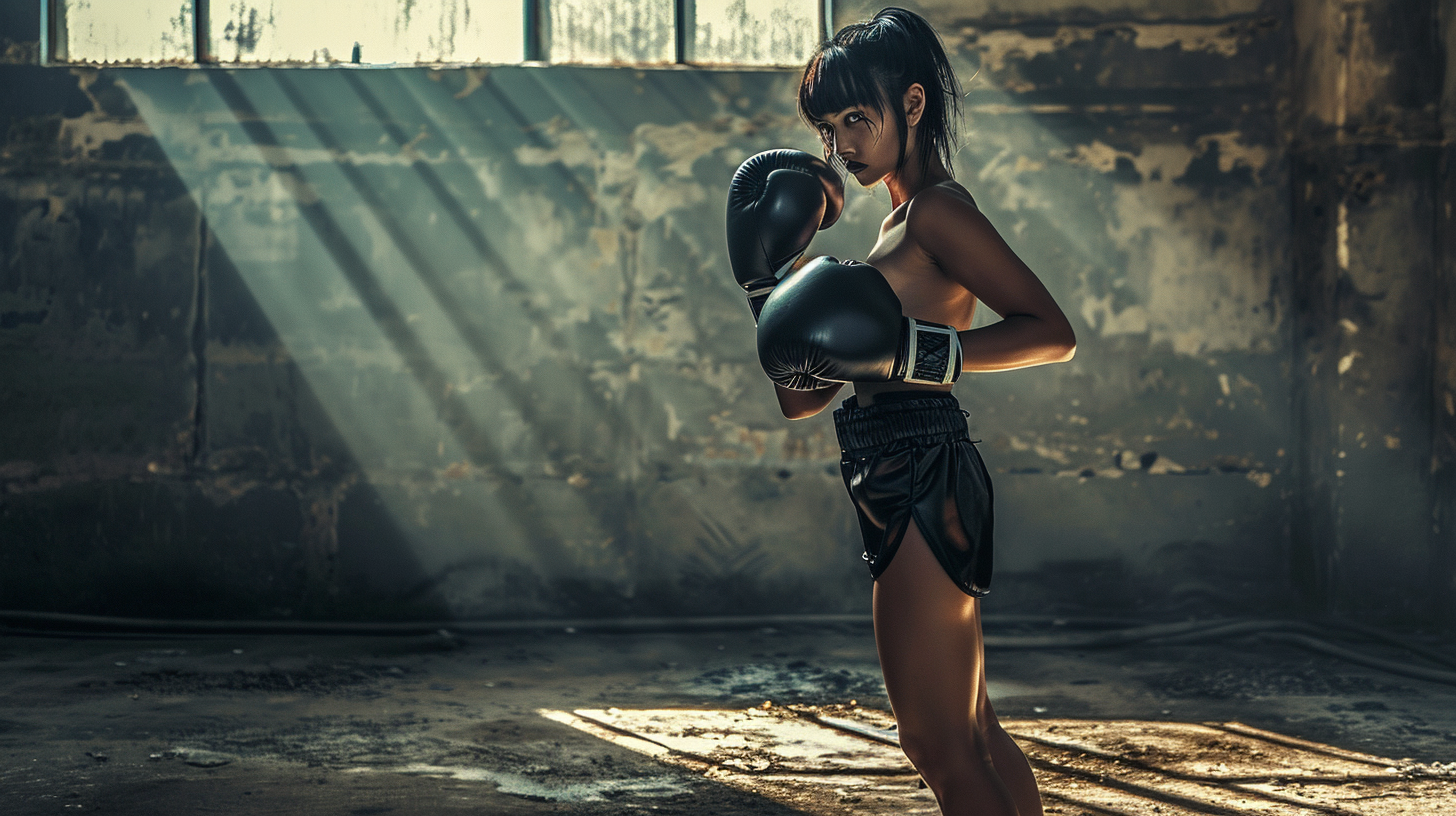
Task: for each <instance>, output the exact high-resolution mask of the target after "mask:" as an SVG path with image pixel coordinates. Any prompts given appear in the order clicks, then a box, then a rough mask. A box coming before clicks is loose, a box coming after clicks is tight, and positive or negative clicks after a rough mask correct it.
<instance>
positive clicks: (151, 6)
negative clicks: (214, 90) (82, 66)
mask: <svg viewBox="0 0 1456 816" xmlns="http://www.w3.org/2000/svg"><path fill="white" fill-rule="evenodd" d="M58 22H59V23H60V24H61V26H62V27H63V30H62V31H61V32H60V34H59V36H57V39H58V40H62V42H59V43H56V45H58V46H61V47H63V48H64V51H63V52H62V54H63V55H64V58H65V59H66V60H68V61H70V62H177V61H183V62H191V61H192V0H127V2H125V3H120V2H117V0H63V6H62V8H61V14H60V17H59V20H58ZM58 50H59V49H58Z"/></svg>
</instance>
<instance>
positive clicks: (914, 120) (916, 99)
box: [903, 82, 925, 127]
mask: <svg viewBox="0 0 1456 816" xmlns="http://www.w3.org/2000/svg"><path fill="white" fill-rule="evenodd" d="M903 104H904V105H905V126H906V127H915V126H916V125H918V124H920V117H921V115H923V114H924V113H925V87H924V86H923V85H921V84H920V83H919V82H914V83H911V85H910V87H908V88H906V89H905V98H904V100H903Z"/></svg>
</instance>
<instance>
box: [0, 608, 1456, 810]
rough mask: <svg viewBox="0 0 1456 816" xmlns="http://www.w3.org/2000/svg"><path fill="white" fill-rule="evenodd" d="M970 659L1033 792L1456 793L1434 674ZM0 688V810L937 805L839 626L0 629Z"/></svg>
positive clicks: (1358, 798) (865, 646) (870, 658)
mask: <svg viewBox="0 0 1456 816" xmlns="http://www.w3.org/2000/svg"><path fill="white" fill-rule="evenodd" d="M989 668H990V673H991V678H992V688H991V691H992V697H993V700H994V701H995V703H996V705H997V708H998V710H999V712H1000V714H1001V716H1002V718H1003V720H1004V721H1006V722H1007V725H1008V728H1009V729H1010V730H1011V731H1012V732H1013V733H1014V734H1016V735H1017V736H1018V738H1019V740H1020V741H1021V743H1022V745H1023V746H1024V747H1025V748H1026V750H1027V753H1028V754H1029V755H1030V756H1031V758H1032V760H1033V764H1034V765H1035V766H1036V768H1037V773H1038V777H1039V779H1040V780H1041V784H1042V786H1043V790H1044V792H1045V794H1046V804H1047V810H1048V812H1049V813H1060V814H1080V813H1099V814H1144V813H1146V814H1153V813H1157V814H1160V816H1167V814H1183V813H1222V814H1230V813H1256V812H1257V813H1265V814H1295V813H1299V814H1304V813H1310V814H1314V813H1321V814H1335V813H1338V814H1349V813H1361V814H1364V813H1368V814H1386V813H1390V814H1395V813H1449V812H1456V776H1452V775H1450V774H1449V773H1447V772H1446V771H1447V770H1448V769H1444V768H1442V767H1440V766H1439V763H1448V762H1452V761H1453V760H1456V705H1453V702H1456V689H1453V688H1452V687H1448V686H1441V685H1436V684H1432V683H1427V682H1424V681H1420V680H1411V679H1407V678H1404V677H1397V676H1393V675H1387V674H1382V673H1380V672H1377V671H1373V670H1368V669H1363V668H1359V667H1356V666H1352V665H1349V664H1346V663H1341V662H1338V661H1335V660H1332V659H1329V658H1324V657H1319V656H1314V655H1306V654H1304V653H1299V652H1291V651H1290V650H1289V649H1288V647H1278V646H1257V645H1250V644H1248V643H1241V644H1238V645H1236V646H1229V645H1203V646H1176V647H1175V646H1160V647H1156V648H1154V647H1138V648H1126V649H1117V650H1102V651H1080V652H1078V651H1055V652H1000V653H997V652H993V653H992V654H991V656H990V658H989ZM0 693H3V696H0V812H3V813H7V814H14V815H15V816H20V815H21V814H50V813H72V812H89V813H113V814H159V813H160V814H205V813H229V814H243V815H244V816H249V815H251V814H275V813H276V814H387V813H397V814H421V815H422V816H429V815H430V814H453V813H467V812H469V813H489V814H497V813H498V814H543V813H592V814H619V813H628V812H638V811H657V812H660V813H665V814H668V813H682V814H688V813H692V814H700V813H715V814H718V813H721V814H790V813H814V814H842V813H866V814H873V813H896V814H915V813H926V814H930V813H934V812H935V809H934V803H933V801H932V799H931V797H930V796H929V794H928V793H927V792H926V791H925V790H923V789H920V788H919V787H918V785H917V784H916V783H917V780H916V778H915V776H914V775H913V773H912V772H911V771H910V769H909V766H908V765H907V764H905V763H904V761H903V759H902V758H901V757H900V755H899V754H898V751H897V749H896V748H895V747H894V746H893V745H892V744H889V743H888V742H887V740H892V739H893V732H892V731H882V732H879V733H878V734H877V733H876V732H875V730H874V729H876V728H880V729H884V728H886V726H888V725H889V724H890V723H889V721H888V719H887V718H886V717H885V715H884V714H883V711H884V710H885V709H886V708H887V706H886V702H885V700H884V697H883V693H882V688H881V686H880V683H879V675H878V669H877V665H876V663H875V655H874V644H873V641H872V638H871V635H870V633H869V631H868V630H867V629H863V628H857V627H843V628H827V629H826V628H817V629H803V630H784V631H771V630H765V631H756V632H731V633H697V634H635V635H603V634H592V635H586V634H570V633H565V632H555V633H548V634H527V635H516V636H510V637H504V636H503V637H490V638H486V637H476V638H470V639H468V640H467V641H459V640H453V639H447V638H443V637H442V638H413V639H382V638H318V637H270V638H261V637H250V638H208V639H175V640H167V641H160V640H147V641H141V640H136V641H118V640H88V641H82V640H61V639H42V638H22V637H7V638H0ZM766 702H767V703H769V704H768V705H765V703H766ZM1228 723H1239V724H1242V725H1227V724H1228ZM856 729H858V730H859V731H860V734H858V735H857V734H855V733H853V732H854V731H855V730H856ZM877 736H878V737H879V739H878V740H877V739H876V737H877ZM1285 738H1292V739H1285ZM1298 740H1303V741H1304V742H1299V741H1298ZM1401 760H1409V761H1401ZM1416 763H1423V764H1420V765H1417V764H1416ZM1452 769H1456V766H1452Z"/></svg>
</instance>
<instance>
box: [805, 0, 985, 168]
mask: <svg viewBox="0 0 1456 816" xmlns="http://www.w3.org/2000/svg"><path fill="white" fill-rule="evenodd" d="M917 82H918V83H920V85H921V87H923V88H925V110H924V112H923V113H922V114H921V116H920V123H919V127H918V130H917V132H916V137H915V146H916V149H917V150H919V152H920V172H921V173H922V174H923V173H926V172H929V170H930V161H931V158H932V157H934V156H938V157H939V158H940V161H941V163H942V164H944V165H945V168H946V170H947V171H950V170H951V169H952V167H951V157H952V155H953V153H954V150H955V143H956V132H955V127H954V125H955V122H956V121H957V119H958V118H959V116H960V83H959V82H957V81H956V76H955V72H954V71H952V70H951V67H950V62H949V60H947V59H946V57H945V48H944V47H942V46H941V43H940V37H938V36H936V33H935V30H934V29H932V28H931V27H930V24H929V23H927V22H925V19H924V18H923V17H921V16H920V15H918V14H916V13H915V12H913V11H906V10H905V9H902V8H895V7H893V6H892V7H890V8H886V9H883V10H881V11H880V13H879V14H876V15H875V16H874V17H872V18H870V19H869V20H865V21H862V22H858V23H851V24H850V25H847V26H845V27H844V28H841V29H840V30H839V31H838V32H837V33H836V34H835V35H834V36H833V37H831V38H830V39H828V40H825V41H824V42H822V43H820V44H819V47H818V48H816V49H814V53H813V55H812V56H810V57H809V64H808V65H807V66H805V68H804V77H803V79H802V80H800V82H799V115H800V116H801V117H803V119H804V121H805V122H807V123H809V124H810V125H811V126H812V125H814V124H815V121H816V120H820V119H823V118H824V117H825V116H827V115H829V114H833V113H838V112H839V111H842V110H844V109H845V108H852V107H859V106H864V107H870V108H873V109H874V110H876V111H877V112H879V114H880V116H881V118H882V119H883V118H884V117H885V116H887V115H889V114H893V115H894V117H895V122H896V123H897V124H898V125H899V133H900V160H899V162H898V163H897V164H896V165H895V169H896V170H899V169H901V168H902V167H904V166H905V156H906V147H907V145H906V139H907V138H908V134H907V130H908V128H907V127H906V123H905V107H904V105H902V104H901V103H900V100H901V99H902V98H903V97H904V95H905V91H906V90H907V89H909V87H910V86H911V85H913V84H915V83H917ZM820 138H821V139H822V138H824V134H823V131H820ZM825 147H826V148H827V149H828V151H829V153H830V160H831V161H833V162H834V163H835V164H836V165H837V164H838V163H839V162H838V158H837V157H836V156H834V155H833V150H834V146H833V145H832V144H830V143H829V141H828V140H827V139H826V140H825Z"/></svg>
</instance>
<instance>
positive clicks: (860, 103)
mask: <svg viewBox="0 0 1456 816" xmlns="http://www.w3.org/2000/svg"><path fill="white" fill-rule="evenodd" d="M958 103H959V88H958V84H957V82H956V78H955V75H954V73H953V72H952V70H951V68H950V65H949V63H948V62H947V60H946V57H945V52H944V50H943V49H942V47H941V44H940V41H939V39H938V38H937V36H936V34H935V32H934V31H933V30H932V29H931V28H930V26H929V25H928V24H927V23H926V22H925V20H923V19H921V18H920V17H919V16H917V15H915V14H913V13H911V12H909V11H905V10H904V9H898V8H887V9H885V10H884V11H881V12H880V13H879V14H877V15H875V16H874V18H873V19H871V20H869V21H867V22H861V23H856V24H854V25H850V26H846V27H845V28H844V29H842V30H840V31H839V32H838V33H837V34H835V35H834V37H833V39H831V40H828V41H826V42H824V43H823V44H821V45H820V47H819V48H818V49H817V50H816V51H815V53H814V55H813V57H812V58H811V59H810V60H809V64H808V66H807V68H806V69H805V71H804V76H803V80H802V82H801V84H800V86H799V111H800V113H801V114H802V116H803V117H804V119H805V120H806V121H807V122H808V123H809V124H810V125H811V126H813V127H814V128H815V129H816V130H817V132H818V133H819V135H820V138H821V139H822V140H823V142H824V146H825V154H826V157H827V158H828V159H829V161H830V163H831V164H834V165H836V166H839V167H841V168H843V170H845V171H847V172H848V173H849V174H850V175H853V176H854V178H855V180H856V181H858V182H859V183H860V184H861V185H863V186H865V187H871V186H873V185H875V184H878V183H881V182H883V183H884V185H885V187H886V189H887V190H888V191H889V193H890V203H891V205H892V209H891V211H890V214H889V215H888V216H887V217H886V218H885V220H884V223H883V224H882V225H881V227H880V234H879V239H878V241H877V242H876V243H875V246H874V248H873V249H871V250H870V253H869V256H868V257H867V258H866V260H865V264H866V265H855V264H853V263H851V264H839V263H838V262H836V261H834V259H818V260H816V261H815V262H812V263H810V264H808V265H807V266H805V267H804V268H803V269H800V270H798V271H797V272H794V273H791V274H789V275H788V276H786V277H785V278H784V280H783V282H782V283H779V284H777V288H776V290H774V291H773V292H772V294H771V295H769V296H768V297H767V298H766V300H767V302H766V303H763V304H762V311H763V313H762V316H761V319H760V323H759V335H758V338H759V350H760V359H761V360H762V362H763V363H764V367H765V370H766V371H768V372H769V375H770V377H771V378H772V379H773V380H774V381H775V389H776V391H777V395H778V400H779V405H780V406H781V407H782V409H783V412H784V415H785V416H787V417H789V418H790V419H798V418H802V417H807V416H812V415H814V414H817V413H819V412H820V411H822V410H823V409H824V408H825V407H826V406H827V405H829V403H830V402H831V400H833V399H834V397H835V395H836V394H837V393H838V391H839V390H840V388H841V386H842V384H843V382H844V381H848V382H852V383H853V387H854V395H853V396H851V397H850V398H849V399H847V400H845V401H844V403H843V406H842V407H840V408H839V409H838V410H836V411H835V412H834V420H835V427H836V430H837V431H838V434H839V440H840V445H841V448H842V449H843V459H842V463H841V465H842V469H843V472H844V477H845V484H846V486H847V487H848V488H849V491H850V495H851V498H852V499H853V500H854V503H855V506H856V509H857V511H858V514H859V521H860V527H861V530H862V532H863V534H864V539H865V559H866V560H867V561H868V562H869V565H870V571H871V574H872V575H873V576H874V578H875V582H874V597H873V605H874V625H875V644H876V649H877V651H878V652H879V657H880V664H881V669H882V671H883V672H884V677H885V688H886V690H887V691H888V692H889V697H890V704H891V706H892V708H893V709H894V713H895V719H896V721H897V723H898V730H899V735H900V744H901V746H902V747H903V748H904V751H905V753H906V755H907V756H908V757H909V758H910V760H911V762H913V763H914V765H915V768H916V769H917V770H918V771H919V772H920V774H921V776H922V777H923V778H924V779H925V782H926V784H927V785H928V786H929V787H930V789H931V790H932V791H933V792H934V793H935V796H936V799H937V800H938V801H939V803H940V808H941V812H942V813H944V814H947V816H949V815H951V814H954V815H955V816H962V815H963V814H973V813H974V814H981V815H984V816H992V815H993V814H994V816H1041V814H1042V806H1041V800H1040V796H1039V794H1038V792H1037V787H1036V781H1035V779H1034V778H1033V776H1032V772H1031V767H1030V766H1029V765H1028V763H1027V761H1026V758H1025V756H1024V755H1023V754H1022V753H1021V751H1020V749H1018V748H1017V746H1016V744H1015V743H1014V742H1013V741H1012V740H1011V738H1010V737H1009V736H1008V735H1007V734H1006V732H1005V731H1004V730H1003V729H1002V728H1001V726H1000V724H999V723H998V722H997V720H996V714H995V712H994V711H992V709H991V703H990V701H989V700H988V699H987V696H986V677H985V668H984V665H983V659H984V653H983V649H982V639H981V618H980V611H981V610H980V598H981V596H983V595H985V594H986V592H987V591H988V589H989V583H990V578H991V483H990V478H989V476H988V475H987V472H986V469H985V467H984V465H983V464H982V462H981V458H980V455H979V454H978V453H977V451H976V448H975V446H974V445H973V444H972V443H971V442H970V441H969V439H968V438H967V432H966V422H965V418H964V415H963V414H962V412H961V410H960V405H959V403H958V402H957V401H956V399H955V397H953V396H952V395H951V393H950V391H951V383H952V382H953V381H954V380H955V378H956V377H957V376H959V375H960V373H961V372H963V371H966V372H983V371H1005V370H1009V369H1015V368H1024V367H1027V366H1034V365H1042V364H1044V363H1057V362H1064V361H1066V360H1069V359H1071V357H1072V354H1073V352H1074V351H1075V348H1076V338H1075V336H1074V335H1073V332H1072V327H1071V325H1070V324H1069V323H1068V321H1067V318H1066V316H1065V315H1064V314H1063V313H1062V310H1061V309H1060V308H1059V307H1058V306H1057V304H1056V302H1055V301H1054V300H1053V299H1052V296H1051V295H1050V294H1049V293H1048V292H1047V290H1046V288H1045V287H1044V286H1042V283H1041V281H1040V280H1038V279H1037V277H1036V275H1035V274H1034V273H1033V272H1032V271H1031V269H1029V268H1028V267H1027V266H1026V264H1025V263H1023V262H1022V261H1021V259H1020V258H1018V257H1017V256H1016V253H1015V252H1013V251H1012V250H1011V248H1010V247H1009V246H1007V244H1006V242H1005V241H1003V240H1002V238H1001V236H1000V235H999V234H997V232H996V229H995V228H994V227H993V226H992V225H991V222H990V221H988V220H987V219H986V217H985V216H984V215H982V214H981V211H980V210H979V209H977V208H976V204H975V201H974V200H973V199H972V198H971V195H970V193H969V192H967V191H966V189H965V188H964V187H962V186H961V185H960V184H959V183H957V182H956V181H955V180H954V179H953V178H952V176H951V172H950V165H951V156H952V152H951V151H952V149H953V146H954V144H955V134H954V130H953V124H954V120H955V117H956V114H957V113H958V107H959V106H958ZM801 155H802V154H801ZM811 186H812V185H811ZM827 189H828V188H827V187H826V190H827ZM832 209H835V214H837V208H832ZM811 220H813V221H814V222H815V225H816V226H823V224H822V223H820V222H819V220H818V218H817V216H816V217H815V218H811ZM831 220H832V219H831ZM809 234H812V229H811V230H810V231H809ZM804 243H805V244H807V240H805V241H804ZM876 270H877V271H878V274H874V273H875V272H876ZM885 284H888V286H886V285H885ZM978 302H979V303H984V304H985V305H986V307H987V308H989V309H991V310H992V311H994V312H995V313H996V314H997V315H999V316H1000V317H1001V320H1000V321H999V322H996V323H993V324H991V325H988V326H984V327H982V328H978V329H975V330H970V329H969V326H970V324H971V316H972V314H973V313H974V311H975V308H976V305H977V303H978ZM755 313H757V310H756V311H755ZM867 327H873V328H867ZM957 346H958V348H957Z"/></svg>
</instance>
